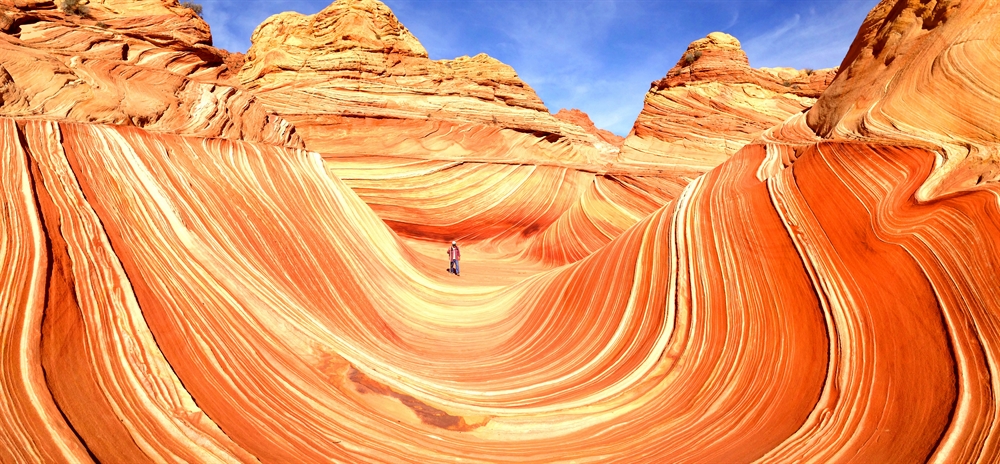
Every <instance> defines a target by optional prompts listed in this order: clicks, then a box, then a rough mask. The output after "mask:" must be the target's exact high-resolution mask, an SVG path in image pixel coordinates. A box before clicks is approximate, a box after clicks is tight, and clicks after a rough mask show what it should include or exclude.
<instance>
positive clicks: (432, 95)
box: [240, 0, 618, 165]
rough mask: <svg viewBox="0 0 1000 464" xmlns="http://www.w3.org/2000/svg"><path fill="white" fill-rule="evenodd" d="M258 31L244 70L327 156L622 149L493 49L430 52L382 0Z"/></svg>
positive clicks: (580, 154) (587, 156) (563, 156)
mask: <svg viewBox="0 0 1000 464" xmlns="http://www.w3.org/2000/svg"><path fill="white" fill-rule="evenodd" d="M251 40H252V42H253V45H252V46H251V47H250V50H249V51H248V52H247V56H246V64H245V65H244V67H243V69H242V71H241V72H240V81H241V82H242V84H243V85H244V86H246V87H247V88H248V89H250V90H252V91H253V92H254V93H255V94H256V95H257V96H259V97H260V98H261V99H262V100H263V102H264V104H265V105H266V106H267V107H268V108H269V109H270V110H271V111H273V112H275V113H277V114H279V115H281V116H283V117H284V118H286V119H288V120H289V121H291V122H293V123H294V124H295V126H296V128H297V129H298V131H299V134H300V135H302V137H303V138H304V139H305V141H306V145H307V146H308V147H309V148H310V149H313V150H316V151H320V152H323V153H324V154H326V155H328V156H335V155H337V154H344V155H358V154H377V155H407V156H413V155H415V154H423V153H426V150H425V149H423V148H421V146H426V145H428V144H431V145H434V146H435V147H436V148H435V149H434V150H433V151H434V152H436V153H437V154H438V155H439V156H443V157H452V158H457V159H504V160H507V161H511V160H515V158H516V155H515V154H514V153H515V151H512V150H511V147H513V146H519V147H521V148H522V149H525V150H527V152H530V153H531V156H530V157H528V158H530V159H527V158H521V159H520V160H521V161H526V162H538V161H541V160H547V161H548V162H563V163H577V164H589V165H601V164H604V163H607V162H610V161H611V160H613V159H614V157H615V155H616V154H617V151H618V150H617V147H614V146H612V145H611V144H609V143H607V142H606V141H605V140H603V139H601V138H599V137H598V136H597V135H594V134H591V133H590V132H588V131H587V130H586V129H584V128H582V127H580V126H578V125H576V124H575V123H572V122H566V121H562V120H560V119H557V118H555V117H554V116H552V115H551V114H550V113H549V112H548V109H547V108H546V107H545V105H544V104H543V103H542V101H541V100H540V99H539V98H538V96H537V95H536V94H535V92H534V90H532V89H531V87H530V86H528V85H527V84H526V83H524V82H523V81H522V80H521V79H520V78H519V77H518V76H517V73H515V72H514V70H513V69H512V68H511V67H510V66H507V65H505V64H503V63H501V62H500V61H497V60H496V59H493V58H491V57H489V56H487V55H485V54H479V55H476V56H474V57H471V58H470V57H460V58H456V59H454V60H440V61H435V60H431V59H429V58H428V56H427V52H426V50H424V47H423V46H422V45H421V44H420V42H419V41H418V40H417V39H416V37H414V36H413V34H411V33H410V31H409V30H408V29H406V27H404V26H403V25H402V24H400V22H399V20H398V19H397V18H396V16H395V15H394V14H393V13H392V11H391V10H390V9H389V8H388V7H386V6H385V5H384V4H382V3H381V2H379V1H377V0H339V1H337V2H334V3H333V4H331V5H330V6H329V7H327V8H325V9H324V10H323V11H320V12H319V13H317V14H315V15H312V16H304V15H301V14H298V13H281V14H278V15H275V16H272V17H270V18H268V19H267V20H266V21H265V22H264V23H263V24H261V25H260V26H259V27H258V28H257V30H256V31H254V34H253V37H252V38H251ZM389 127H392V129H391V130H390V129H389Z"/></svg>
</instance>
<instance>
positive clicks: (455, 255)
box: [448, 241, 462, 275]
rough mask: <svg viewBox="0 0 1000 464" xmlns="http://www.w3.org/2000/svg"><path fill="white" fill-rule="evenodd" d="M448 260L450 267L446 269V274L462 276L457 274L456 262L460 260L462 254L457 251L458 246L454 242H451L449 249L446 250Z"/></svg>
mask: <svg viewBox="0 0 1000 464" xmlns="http://www.w3.org/2000/svg"><path fill="white" fill-rule="evenodd" d="M448 259H450V260H451V265H450V267H449V268H448V272H450V273H452V274H455V275H462V274H460V273H459V268H458V261H459V260H461V259H462V253H461V252H460V251H458V244H457V243H455V242H454V241H453V242H451V248H449V249H448Z"/></svg>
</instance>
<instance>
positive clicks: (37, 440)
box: [0, 119, 89, 462]
mask: <svg viewBox="0 0 1000 464" xmlns="http://www.w3.org/2000/svg"><path fill="white" fill-rule="evenodd" d="M19 134H20V133H19V131H18V130H17V126H16V125H15V123H14V121H12V120H9V119H2V120H0V143H2V146H0V156H2V159H3V169H2V170H0V184H2V189H0V192H2V195H3V202H0V220H2V221H3V227H2V228H0V262H2V263H3V266H2V268H0V276H2V280H0V283H2V286H0V324H2V328H3V331H2V332H0V333H2V334H3V335H2V337H3V338H2V340H0V342H2V344H0V346H2V347H3V349H2V351H0V353H2V354H0V364H2V365H0V444H2V446H0V459H2V460H3V461H4V462H15V461H69V462H87V461H89V458H88V455H87V450H86V448H84V447H83V446H82V445H81V444H80V441H79V440H78V439H77V438H76V436H75V435H74V433H73V431H72V430H71V429H70V428H69V426H68V425H67V424H66V422H65V420H64V419H63V418H62V416H61V414H60V413H59V410H58V408H57V407H56V405H55V403H54V402H53V401H52V396H51V394H50V393H49V391H48V388H47V387H46V385H45V377H44V373H43V372H42V364H41V359H40V355H39V351H40V350H39V345H40V343H41V334H40V332H39V330H38V328H39V326H40V325H41V320H42V317H43V313H44V310H45V297H46V295H45V293H46V283H45V277H46V271H47V267H48V266H49V263H48V257H47V254H46V240H45V235H44V231H43V230H42V223H41V220H40V219H39V213H38V209H37V205H36V203H35V198H34V192H33V185H32V178H31V174H30V173H29V170H28V157H27V155H26V153H25V151H24V147H23V144H22V142H21V138H20V135H19Z"/></svg>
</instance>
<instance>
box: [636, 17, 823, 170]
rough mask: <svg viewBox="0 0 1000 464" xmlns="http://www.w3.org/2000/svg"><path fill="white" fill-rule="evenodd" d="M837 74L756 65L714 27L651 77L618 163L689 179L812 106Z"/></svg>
mask: <svg viewBox="0 0 1000 464" xmlns="http://www.w3.org/2000/svg"><path fill="white" fill-rule="evenodd" d="M835 72H836V70H832V69H825V70H819V71H812V70H794V69H790V68H761V69H754V68H751V67H750V64H749V61H748V59H747V55H746V53H745V52H743V49H742V48H741V47H740V42H739V41H738V40H736V38H734V37H732V36H730V35H728V34H724V33H721V32H713V33H711V34H709V35H708V37H705V38H703V39H699V40H696V41H694V42H692V43H691V45H689V46H688V48H687V50H686V51H685V52H684V54H683V55H682V56H681V58H680V60H679V61H678V62H677V64H676V65H675V66H674V67H673V68H672V69H671V70H670V71H669V72H668V73H667V76H666V77H664V78H663V79H661V80H659V81H656V82H653V84H652V85H651V87H650V89H649V92H648V93H647V94H646V101H645V106H644V107H643V109H642V112H641V113H640V114H639V118H638V119H637V120H636V122H635V126H634V127H633V128H632V132H631V133H630V134H629V136H628V138H626V140H625V143H624V146H623V147H622V152H621V160H622V163H621V164H623V165H625V166H628V168H629V169H633V170H635V169H660V170H669V171H672V172H676V173H677V174H678V175H681V176H684V177H686V178H688V179H691V178H694V177H696V176H698V175H700V174H701V173H703V172H705V171H707V170H709V169H711V168H713V167H715V166H717V165H718V164H719V163H721V162H722V161H725V160H726V159H727V158H728V157H729V156H732V155H733V154H734V153H736V151H738V150H739V149H740V148H742V147H743V146H744V145H746V144H747V143H749V142H750V141H752V140H754V138H755V137H757V136H758V135H759V134H760V133H761V132H763V131H764V130H765V129H767V128H769V127H771V126H774V125H775V124H778V123H780V122H782V121H784V120H785V119H788V118H789V117H790V116H792V115H794V114H796V113H800V112H802V111H803V110H805V109H807V108H809V107H811V106H812V105H813V103H814V102H815V101H816V98H817V97H819V95H820V93H822V91H823V89H825V88H826V86H827V85H829V83H830V81H831V80H832V79H833V76H834V74H835Z"/></svg>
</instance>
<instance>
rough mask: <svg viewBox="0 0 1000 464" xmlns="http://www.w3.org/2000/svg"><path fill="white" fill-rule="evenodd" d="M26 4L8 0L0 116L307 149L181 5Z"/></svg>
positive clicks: (0, 12)
mask: <svg viewBox="0 0 1000 464" xmlns="http://www.w3.org/2000/svg"><path fill="white" fill-rule="evenodd" d="M23 4H24V6H22V2H20V1H18V2H13V1H11V0H2V1H0V18H4V19H0V26H3V27H2V30H0V32H3V33H2V34H0V56H2V57H3V58H2V60H0V105H2V106H0V115H3V116H11V117H19V118H36V117H42V118H48V119H60V120H73V121H79V122H95V123H104V124H116V125H134V126H138V127H143V128H146V129H149V130H151V131H156V132H170V133H178V134H185V135H193V136H199V137H223V138H230V139H241V140H253V141H262V142H266V143H275V144H280V145H289V146H302V142H301V141H300V140H299V139H298V137H297V136H296V135H295V133H294V130H293V128H292V127H291V125H290V124H288V123H287V122H285V121H284V120H282V119H281V118H280V117H278V116H275V115H273V114H269V113H268V112H267V111H266V110H265V109H264V107H263V106H261V105H260V104H259V103H258V102H257V99H256V98H255V97H254V96H253V95H251V94H250V93H247V92H246V91H243V90H240V89H237V88H235V87H233V86H232V84H234V82H233V81H232V76H231V74H232V71H231V70H229V69H228V68H227V67H226V65H225V61H226V59H227V58H228V54H227V53H226V52H224V51H221V50H218V49H215V48H212V47H211V46H209V45H207V44H208V43H210V42H211V37H210V36H209V33H208V25H207V24H205V22H204V21H202V20H201V19H200V18H198V17H197V16H195V15H194V13H192V12H191V10H188V9H186V8H181V7H179V6H178V5H177V3H176V2H159V1H158V0H147V1H145V2H129V1H112V0H106V1H104V2H91V3H88V4H86V5H85V7H84V8H85V10H82V11H81V12H80V13H79V15H74V14H65V13H63V12H62V11H60V10H58V9H56V7H55V5H54V4H53V3H52V2H41V1H40V2H35V3H32V2H24V3H23ZM150 13H152V14H150Z"/></svg>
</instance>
